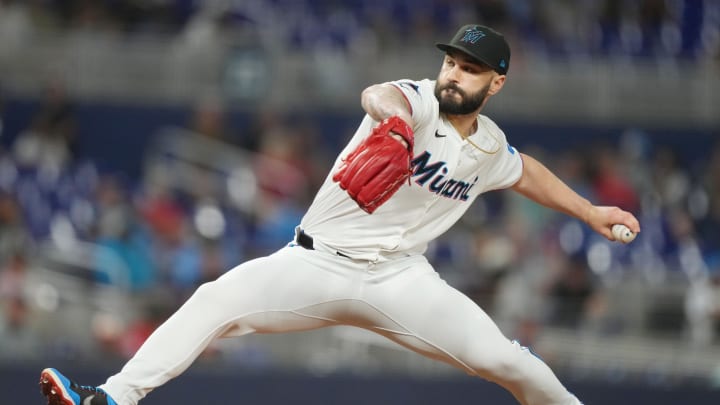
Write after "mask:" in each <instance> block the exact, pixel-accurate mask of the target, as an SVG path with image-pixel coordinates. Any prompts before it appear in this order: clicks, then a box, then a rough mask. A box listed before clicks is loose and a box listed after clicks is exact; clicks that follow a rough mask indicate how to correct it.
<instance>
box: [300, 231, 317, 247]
mask: <svg viewBox="0 0 720 405" xmlns="http://www.w3.org/2000/svg"><path fill="white" fill-rule="evenodd" d="M296 242H297V244H298V245H300V246H302V247H304V248H305V249H307V250H315V248H314V247H313V238H312V236H310V235H308V234H306V233H305V231H303V230H302V229H301V230H300V232H298V235H297V241H296Z"/></svg>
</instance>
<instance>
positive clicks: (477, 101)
mask: <svg viewBox="0 0 720 405" xmlns="http://www.w3.org/2000/svg"><path fill="white" fill-rule="evenodd" d="M445 89H453V90H455V91H456V92H457V93H458V94H459V95H460V98H461V101H460V102H457V101H455V100H451V99H449V98H447V99H443V98H442V94H441V93H442V91H443V90H445ZM489 89H490V85H489V84H488V85H487V86H485V87H483V88H482V89H480V91H478V92H477V93H475V94H471V95H470V96H468V95H467V93H465V92H464V91H462V90H461V89H460V88H459V87H457V85H456V84H455V83H451V82H448V83H447V84H445V85H443V86H440V85H439V84H438V83H436V84H435V98H437V100H438V102H439V103H440V112H441V113H444V114H450V115H466V114H470V113H472V112H474V111H477V110H478V109H479V108H480V107H481V106H482V104H483V102H484V101H485V97H487V93H488V90H489Z"/></svg>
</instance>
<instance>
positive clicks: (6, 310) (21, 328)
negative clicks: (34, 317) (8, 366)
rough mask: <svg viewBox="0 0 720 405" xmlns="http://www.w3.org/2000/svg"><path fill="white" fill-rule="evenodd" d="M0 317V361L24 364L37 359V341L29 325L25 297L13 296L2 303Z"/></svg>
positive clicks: (28, 313)
mask: <svg viewBox="0 0 720 405" xmlns="http://www.w3.org/2000/svg"><path fill="white" fill-rule="evenodd" d="M2 304H3V305H2V310H3V311H2V314H1V316H0V342H2V345H0V359H2V360H4V361H11V362H15V363H25V362H27V361H30V360H33V359H37V358H39V356H40V354H41V352H39V351H38V347H39V339H38V336H37V333H36V332H35V331H34V330H33V328H32V325H31V322H30V320H31V317H30V310H29V308H28V305H27V303H26V301H25V297H22V296H15V297H10V298H9V299H8V300H6V301H4V302H2Z"/></svg>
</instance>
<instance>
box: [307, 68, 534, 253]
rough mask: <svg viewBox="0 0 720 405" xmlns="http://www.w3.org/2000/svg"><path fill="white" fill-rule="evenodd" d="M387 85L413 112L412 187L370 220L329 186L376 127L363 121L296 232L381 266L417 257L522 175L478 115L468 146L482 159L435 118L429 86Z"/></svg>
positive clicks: (516, 157)
mask: <svg viewBox="0 0 720 405" xmlns="http://www.w3.org/2000/svg"><path fill="white" fill-rule="evenodd" d="M391 84H392V85H394V86H395V87H397V88H398V89H399V90H400V91H401V92H402V93H403V94H404V95H405V98H406V99H407V100H408V102H409V104H410V106H411V108H412V118H413V120H414V127H413V130H414V132H415V148H414V153H413V155H414V158H413V161H412V163H413V175H412V178H411V180H412V181H411V182H410V184H407V183H406V184H405V185H403V186H402V187H401V188H400V189H399V190H398V192H397V193H396V194H395V195H394V196H392V197H391V198H390V199H389V200H388V201H387V202H385V204H383V205H381V206H380V207H379V208H378V209H377V210H376V211H375V212H374V213H373V214H368V213H366V212H365V211H363V210H361V209H360V208H359V207H358V206H357V204H356V203H355V202H354V201H353V200H352V199H350V197H349V196H348V195H347V192H346V191H345V190H342V189H341V188H340V186H339V185H338V183H336V182H334V181H333V180H332V175H333V173H335V172H336V171H337V170H338V168H339V167H340V165H341V164H342V158H343V157H345V156H347V155H348V154H349V153H350V152H351V151H352V150H354V149H355V148H356V147H357V145H358V144H359V143H360V142H361V141H362V140H363V139H364V138H365V137H367V136H368V135H369V134H370V132H371V131H372V128H373V127H374V126H375V125H377V124H378V123H377V122H376V121H374V120H373V119H372V118H370V117H369V116H368V115H366V116H365V118H364V119H363V121H362V123H361V124H360V127H359V128H358V129H357V131H356V132H355V135H354V136H353V138H352V139H351V141H350V143H349V144H348V145H347V146H346V147H345V149H344V150H343V151H342V153H341V154H340V156H339V158H338V159H337V160H336V161H335V164H334V165H333V168H332V170H331V171H330V175H328V177H327V178H326V179H325V183H324V184H323V185H322V187H321V188H320V190H319V191H318V193H317V196H316V197H315V200H314V201H313V203H312V205H311V206H310V208H309V209H308V211H307V213H306V214H305V216H304V218H303V219H302V222H301V225H300V226H301V227H302V228H303V229H304V230H305V231H306V232H307V233H308V234H309V235H311V236H312V237H313V238H315V239H316V240H319V241H321V242H322V243H324V244H325V245H327V246H329V247H330V248H332V249H336V250H338V251H340V252H342V253H344V254H347V255H348V256H350V257H352V258H355V259H365V260H370V261H382V260H384V259H385V258H391V257H397V256H398V255H403V254H407V255H412V254H421V253H423V252H424V251H425V250H426V248H427V244H428V242H430V241H431V240H433V239H435V238H436V237H438V236H439V235H441V234H442V233H444V232H445V231H446V230H447V229H448V228H450V227H451V226H452V225H453V224H454V223H455V222H457V220H458V219H459V218H460V217H461V216H462V215H463V213H465V211H466V210H467V209H468V207H469V206H470V204H471V203H472V202H473V201H474V200H475V198H477V196H478V195H480V194H481V193H483V192H485V191H489V190H495V189H502V188H506V187H509V186H511V185H513V184H514V183H515V182H516V181H517V180H518V179H519V178H520V176H521V174H522V159H521V158H520V154H519V153H518V152H517V150H516V149H515V148H513V147H512V146H510V145H509V144H508V143H507V140H506V138H505V134H504V133H503V132H502V130H500V128H498V126H497V125H496V124H495V123H494V122H493V121H492V120H491V119H490V118H488V117H486V116H484V115H479V116H478V118H477V120H478V125H477V131H476V132H475V133H474V134H472V135H471V136H470V138H469V139H470V141H471V142H472V143H474V144H475V145H477V146H479V147H480V148H482V149H483V150H485V152H483V151H481V150H480V149H479V148H478V147H476V146H473V145H472V144H471V142H468V141H467V140H464V139H463V138H462V137H461V136H460V134H458V132H457V131H456V130H455V129H454V128H453V126H452V125H451V124H450V122H448V121H447V120H446V119H445V117H444V115H442V114H440V111H439V103H438V100H437V98H436V97H435V94H434V89H435V81H434V80H427V79H426V80H421V81H412V80H398V81H395V82H391Z"/></svg>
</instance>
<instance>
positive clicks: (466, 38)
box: [460, 27, 485, 44]
mask: <svg viewBox="0 0 720 405" xmlns="http://www.w3.org/2000/svg"><path fill="white" fill-rule="evenodd" d="M484 36H485V33H484V32H482V31H481V30H480V29H478V27H472V28H468V29H466V30H465V35H463V37H462V38H461V39H460V41H462V42H469V43H471V44H474V43H475V42H477V41H479V40H480V38H483V37H484Z"/></svg>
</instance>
